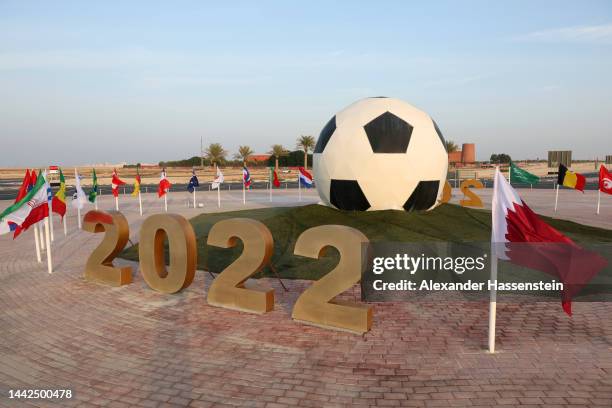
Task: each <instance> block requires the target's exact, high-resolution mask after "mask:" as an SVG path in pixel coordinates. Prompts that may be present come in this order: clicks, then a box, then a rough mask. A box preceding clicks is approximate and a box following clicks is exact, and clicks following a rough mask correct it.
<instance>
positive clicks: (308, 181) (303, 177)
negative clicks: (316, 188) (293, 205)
mask: <svg viewBox="0 0 612 408" xmlns="http://www.w3.org/2000/svg"><path fill="white" fill-rule="evenodd" d="M298 170H299V175H298V176H299V178H300V184H301V185H303V186H306V187H312V174H310V173H309V172H308V171H307V170H306V169H305V168H303V167H300V168H298Z"/></svg>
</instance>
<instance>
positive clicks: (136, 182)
mask: <svg viewBox="0 0 612 408" xmlns="http://www.w3.org/2000/svg"><path fill="white" fill-rule="evenodd" d="M138 194H140V173H138V169H136V178H135V179H134V191H132V196H133V197H137V196H138Z"/></svg>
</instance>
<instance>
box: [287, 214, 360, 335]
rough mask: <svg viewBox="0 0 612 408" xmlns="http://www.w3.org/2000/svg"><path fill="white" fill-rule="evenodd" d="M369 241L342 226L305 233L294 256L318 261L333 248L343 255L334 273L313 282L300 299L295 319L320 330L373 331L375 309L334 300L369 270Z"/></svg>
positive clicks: (330, 226)
mask: <svg viewBox="0 0 612 408" xmlns="http://www.w3.org/2000/svg"><path fill="white" fill-rule="evenodd" d="M368 243H369V241H368V238H367V237H366V236H365V235H363V234H362V233H361V232H360V231H358V230H356V229H354V228H351V227H347V226H343V225H322V226H319V227H314V228H310V229H308V230H306V231H304V232H303V233H302V234H301V235H300V236H299V237H298V239H297V242H296V243H295V250H294V253H295V254H296V255H301V256H306V257H309V258H315V259H318V258H319V257H320V256H321V255H323V253H324V251H325V249H326V248H327V247H329V246H332V247H334V248H336V249H338V252H339V253H340V262H339V263H338V265H337V266H336V268H335V269H333V270H332V271H330V272H329V273H327V275H325V276H324V277H322V278H321V279H319V280H318V281H316V282H314V283H313V284H312V285H311V286H310V287H309V288H308V289H306V290H305V291H304V293H303V294H302V295H301V296H300V297H299V298H298V300H297V302H296V303H295V306H294V307H293V314H292V317H293V318H294V319H296V320H300V321H304V322H306V323H311V324H315V325H318V326H324V327H331V328H336V329H343V330H347V331H351V332H355V333H365V332H367V331H368V330H370V328H371V327H372V308H371V307H370V306H367V305H362V304H357V303H353V302H347V301H340V300H333V299H334V298H335V297H336V296H338V295H339V294H341V293H342V292H344V291H346V290H347V289H349V288H350V287H352V286H353V285H354V284H356V283H358V282H359V281H360V280H361V274H362V273H363V270H364V269H365V267H366V262H365V257H366V251H365V250H364V249H365V246H366V245H367V244H368Z"/></svg>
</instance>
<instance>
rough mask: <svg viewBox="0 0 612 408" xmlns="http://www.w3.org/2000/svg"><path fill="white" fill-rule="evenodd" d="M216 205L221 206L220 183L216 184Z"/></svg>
mask: <svg viewBox="0 0 612 408" xmlns="http://www.w3.org/2000/svg"><path fill="white" fill-rule="evenodd" d="M217 207H219V208H221V183H219V185H218V186H217Z"/></svg>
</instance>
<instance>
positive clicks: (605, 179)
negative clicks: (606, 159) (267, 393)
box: [599, 165, 612, 194]
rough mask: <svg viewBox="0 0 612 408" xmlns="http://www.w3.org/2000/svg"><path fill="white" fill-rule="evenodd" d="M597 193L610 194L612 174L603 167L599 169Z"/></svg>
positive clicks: (611, 192)
mask: <svg viewBox="0 0 612 408" xmlns="http://www.w3.org/2000/svg"><path fill="white" fill-rule="evenodd" d="M599 191H602V192H604V193H608V194H612V173H610V172H609V171H608V169H606V167H605V166H604V165H602V166H601V167H600V168H599Z"/></svg>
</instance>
